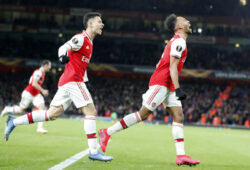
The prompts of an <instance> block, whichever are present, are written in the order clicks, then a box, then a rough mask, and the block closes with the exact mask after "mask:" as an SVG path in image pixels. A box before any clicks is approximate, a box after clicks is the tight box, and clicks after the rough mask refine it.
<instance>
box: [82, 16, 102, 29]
mask: <svg viewBox="0 0 250 170" xmlns="http://www.w3.org/2000/svg"><path fill="white" fill-rule="evenodd" d="M96 16H98V17H102V14H101V13H99V12H88V13H86V14H85V15H84V17H83V25H84V27H85V28H86V29H87V27H88V21H89V20H90V19H92V18H95V17H96Z"/></svg>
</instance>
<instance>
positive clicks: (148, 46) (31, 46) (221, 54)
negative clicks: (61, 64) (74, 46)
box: [0, 36, 250, 72]
mask: <svg viewBox="0 0 250 170" xmlns="http://www.w3.org/2000/svg"><path fill="white" fill-rule="evenodd" d="M67 40H68V39H65V40H64V42H65V41H67ZM62 44H63V42H62V41H61V40H60V39H56V40H55V41H52V40H36V39H34V38H32V37H24V36H23V37H16V38H15V39H14V38H11V37H8V36H6V37H5V38H3V39H1V41H0V46H1V47H2V50H0V57H3V58H28V59H40V60H41V59H44V58H47V59H50V60H52V61H56V60H57V51H58V48H59V47H60V46H61V45H62ZM165 45H166V44H165V43H160V44H159V43H138V42H135V41H120V40H117V39H112V38H97V39H95V40H94V51H93V55H92V58H91V62H92V63H109V64H127V65H142V66H155V65H156V64H157V63H158V61H159V59H160V57H161V55H162V52H163V50H164V47H165ZM249 63H250V50H249V49H244V50H243V51H229V50H228V49H224V50H223V49H217V48H216V47H213V46H195V45H191V44H190V45H189V44H188V57H187V60H186V62H185V65H184V68H188V69H212V70H224V71H241V72H250V67H249Z"/></svg>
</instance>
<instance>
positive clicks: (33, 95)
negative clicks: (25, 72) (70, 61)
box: [1, 60, 51, 134]
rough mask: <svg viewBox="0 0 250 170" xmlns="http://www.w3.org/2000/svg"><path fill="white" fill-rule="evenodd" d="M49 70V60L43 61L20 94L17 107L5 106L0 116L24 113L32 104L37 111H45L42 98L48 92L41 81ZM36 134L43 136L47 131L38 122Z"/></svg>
mask: <svg viewBox="0 0 250 170" xmlns="http://www.w3.org/2000/svg"><path fill="white" fill-rule="evenodd" d="M50 68H51V62H50V61H49V60H43V61H42V64H41V67H40V68H38V69H36V70H35V71H34V72H33V74H32V76H31V77H30V80H29V84H28V86H27V87H26V88H25V89H24V90H23V92H22V99H21V102H20V103H19V105H14V106H5V108H4V109H3V110H2V112H1V116H2V117H3V116H5V115H7V114H18V113H25V110H26V109H27V108H28V107H29V105H30V104H31V103H32V104H33V105H34V106H35V107H36V108H37V109H38V110H45V104H44V98H43V96H42V95H41V93H42V94H43V95H44V96H48V95H49V91H48V90H46V89H44V88H42V84H43V81H44V79H45V73H46V72H49V70H50ZM37 132H38V133H42V134H45V133H47V132H48V131H47V130H45V129H44V128H43V122H38V127H37Z"/></svg>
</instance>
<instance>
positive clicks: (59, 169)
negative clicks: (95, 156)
mask: <svg viewBox="0 0 250 170" xmlns="http://www.w3.org/2000/svg"><path fill="white" fill-rule="evenodd" d="M99 148H100V145H99V144H98V146H97V149H99ZM87 154H89V149H85V150H83V151H81V152H79V153H77V154H75V155H74V156H71V157H70V158H68V159H66V160H65V161H63V162H60V163H59V164H57V165H55V166H53V167H51V168H49V169H48V170H62V169H64V168H67V167H68V166H70V165H72V164H73V163H75V162H76V161H78V160H80V159H82V158H83V157H84V156H86V155H87Z"/></svg>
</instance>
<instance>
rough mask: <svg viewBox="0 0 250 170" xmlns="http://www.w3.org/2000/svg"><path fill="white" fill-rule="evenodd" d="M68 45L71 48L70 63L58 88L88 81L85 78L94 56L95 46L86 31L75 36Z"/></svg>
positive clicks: (69, 53) (69, 52)
mask: <svg viewBox="0 0 250 170" xmlns="http://www.w3.org/2000/svg"><path fill="white" fill-rule="evenodd" d="M67 44H68V45H70V47H71V50H69V51H68V56H69V59H70V61H69V62H68V64H67V65H66V67H65V69H64V72H63V74H62V75H61V77H60V79H59V83H58V86H62V85H64V84H66V83H69V82H83V81H86V80H85V79H84V77H86V76H87V75H86V70H87V67H88V65H89V62H90V59H91V56H92V49H93V44H92V41H91V39H90V38H89V36H88V34H87V33H86V32H85V31H83V32H82V33H79V34H76V35H75V36H73V37H72V39H71V40H70V41H68V42H67Z"/></svg>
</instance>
